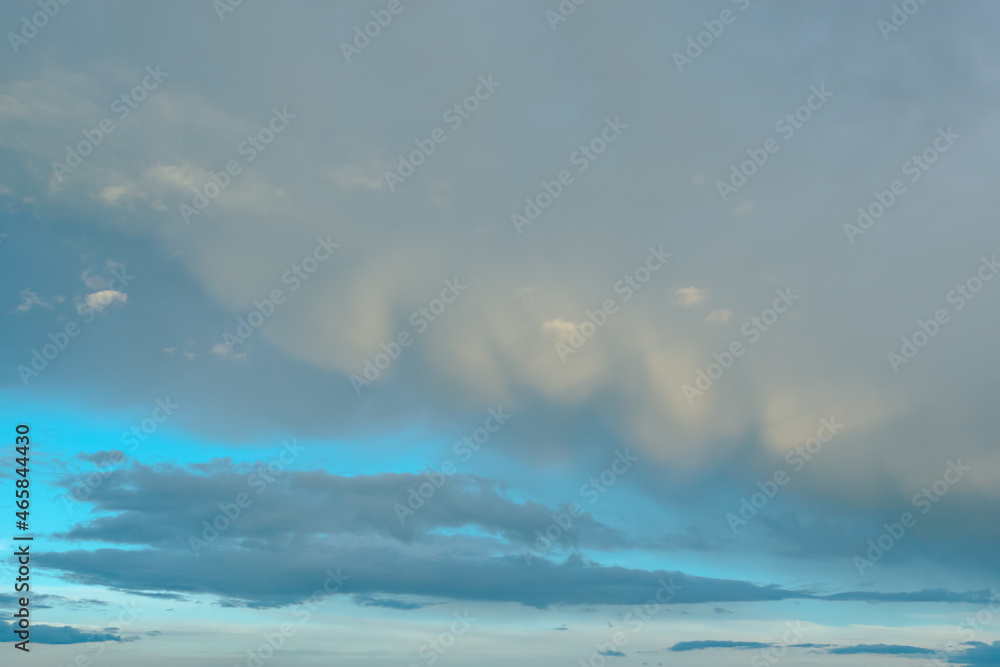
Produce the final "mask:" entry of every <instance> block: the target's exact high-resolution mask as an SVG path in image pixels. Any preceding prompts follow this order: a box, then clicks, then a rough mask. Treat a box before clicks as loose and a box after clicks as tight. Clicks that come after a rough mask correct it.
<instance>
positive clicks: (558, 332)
mask: <svg viewBox="0 0 1000 667" xmlns="http://www.w3.org/2000/svg"><path fill="white" fill-rule="evenodd" d="M542 329H543V330H544V331H548V332H550V333H553V334H555V336H556V339H557V340H558V341H559V342H560V343H565V342H566V341H568V340H569V337H570V336H572V335H573V334H574V333H576V325H575V324H573V323H572V322H567V321H566V320H564V319H560V318H558V317H557V318H555V319H554V320H549V321H548V322H545V323H543V324H542Z"/></svg>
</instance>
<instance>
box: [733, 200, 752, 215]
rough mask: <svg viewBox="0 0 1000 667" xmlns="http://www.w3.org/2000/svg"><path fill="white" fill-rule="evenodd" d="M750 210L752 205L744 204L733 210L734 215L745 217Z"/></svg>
mask: <svg viewBox="0 0 1000 667" xmlns="http://www.w3.org/2000/svg"><path fill="white" fill-rule="evenodd" d="M751 209H753V204H750V203H746V204H740V205H739V206H737V207H736V208H735V209H734V210H735V211H736V215H746V214H747V213H749V212H750V210H751Z"/></svg>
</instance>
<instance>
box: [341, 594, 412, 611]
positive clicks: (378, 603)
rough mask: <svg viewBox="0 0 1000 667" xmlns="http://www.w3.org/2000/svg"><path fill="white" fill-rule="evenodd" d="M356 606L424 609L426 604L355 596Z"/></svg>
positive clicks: (370, 596) (369, 596)
mask: <svg viewBox="0 0 1000 667" xmlns="http://www.w3.org/2000/svg"><path fill="white" fill-rule="evenodd" d="M352 599H353V600H354V604H356V605H358V606H361V607H385V608H386V609H407V610H409V609H422V608H424V607H426V606H427V605H426V604H421V603H419V602H404V601H403V600H395V599H393V598H380V597H375V596H372V595H355V596H354V597H353V598H352Z"/></svg>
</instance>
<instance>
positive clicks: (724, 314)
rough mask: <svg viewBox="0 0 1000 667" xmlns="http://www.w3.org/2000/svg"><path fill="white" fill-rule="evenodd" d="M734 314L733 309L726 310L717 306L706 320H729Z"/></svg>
mask: <svg viewBox="0 0 1000 667" xmlns="http://www.w3.org/2000/svg"><path fill="white" fill-rule="evenodd" d="M732 316H733V312H732V311H731V310H725V309H723V308H716V309H715V310H713V311H712V312H710V313H709V314H708V317H706V318H705V321H706V322H728V321H729V318H730V317H732Z"/></svg>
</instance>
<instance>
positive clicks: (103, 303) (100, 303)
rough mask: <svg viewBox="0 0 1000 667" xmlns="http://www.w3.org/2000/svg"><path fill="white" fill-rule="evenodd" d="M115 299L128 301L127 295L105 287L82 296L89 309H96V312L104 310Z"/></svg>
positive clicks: (121, 301)
mask: <svg viewBox="0 0 1000 667" xmlns="http://www.w3.org/2000/svg"><path fill="white" fill-rule="evenodd" d="M115 301H118V302H120V303H125V302H127V301H128V295H127V294H125V293H124V292H119V291H117V290H113V289H106V290H101V291H100V292H93V293H91V294H88V295H87V296H86V297H85V298H84V303H85V304H86V306H87V307H88V308H90V309H91V310H96V311H97V312H100V311H102V310H104V309H105V308H107V307H108V306H110V305H111V304H112V303H114V302H115Z"/></svg>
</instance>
